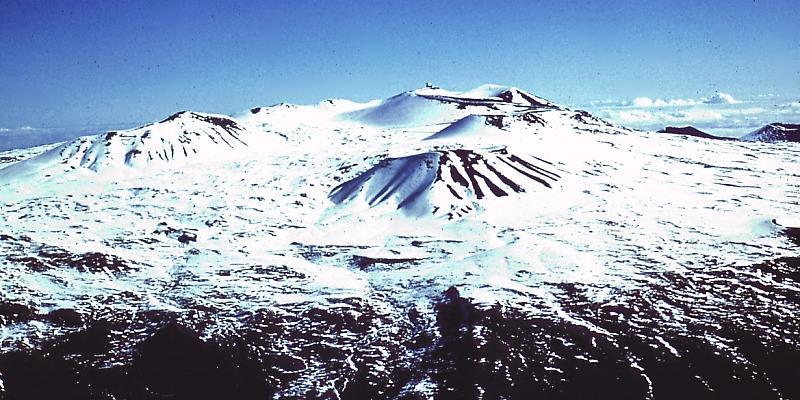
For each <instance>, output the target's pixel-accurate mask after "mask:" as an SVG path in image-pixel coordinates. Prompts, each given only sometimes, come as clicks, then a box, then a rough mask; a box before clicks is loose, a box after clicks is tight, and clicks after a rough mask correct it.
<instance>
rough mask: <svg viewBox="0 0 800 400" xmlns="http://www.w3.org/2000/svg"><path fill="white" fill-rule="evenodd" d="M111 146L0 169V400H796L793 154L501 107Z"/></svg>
mask: <svg viewBox="0 0 800 400" xmlns="http://www.w3.org/2000/svg"><path fill="white" fill-rule="evenodd" d="M148 131H149V134H148V133H146V132H148ZM107 136H108V134H106V133H102V134H100V135H97V136H94V137H87V138H83V139H80V140H77V141H73V142H69V143H66V144H63V145H60V146H56V147H52V146H45V147H40V148H35V149H26V150H19V151H10V152H3V153H0V162H1V163H2V164H0V166H2V167H4V168H3V169H0V205H2V207H3V212H2V213H0V381H2V384H1V385H0V392H3V393H2V394H0V397H2V398H9V399H13V398H30V397H39V398H64V397H68V396H72V397H73V398H132V399H157V398H162V399H163V398H192V399H202V398H243V399H244V398H270V397H274V398H346V399H361V398H378V399H379V398H450V397H461V398H481V397H483V398H509V399H512V398H522V399H525V398H531V397H541V398H589V397H591V396H593V395H594V396H596V395H597V393H603V395H604V396H607V397H609V398H659V399H660V398H739V397H742V396H745V397H748V398H800V389H798V385H797V382H798V379H797V376H796V373H795V372H796V369H792V367H791V366H792V365H795V364H796V361H795V360H797V359H800V330H798V327H797V323H796V317H795V316H796V315H800V277H798V274H797V271H798V268H800V258H798V252H799V251H800V249H799V248H798V233H797V228H800V226H798V221H797V218H796V217H795V215H796V214H797V204H798V202H800V195H798V193H800V179H798V178H800V164H798V163H797V160H798V159H799V158H800V148H799V147H798V146H797V144H796V143H787V142H778V143H751V142H744V141H716V140H713V141H712V140H686V139H685V138H682V137H680V136H677V135H664V134H658V133H655V132H641V131H634V130H629V129H625V128H622V127H618V126H614V125H612V124H609V123H607V122H605V121H603V120H602V119H599V118H596V117H594V116H593V115H591V114H589V113H587V112H585V111H579V110H570V109H568V108H565V107H561V106H558V105H556V104H553V103H552V102H550V101H547V100H544V99H541V98H539V97H536V96H534V95H532V94H530V93H529V92H526V91H522V90H518V89H513V88H510V87H503V86H497V85H485V86H482V87H479V88H476V89H474V90H470V91H465V92H451V91H447V90H443V89H437V88H431V87H427V88H422V89H417V90H414V91H410V92H406V93H403V94H400V95H398V96H394V97H392V98H389V99H386V100H376V101H371V102H366V103H356V102H350V101H346V100H329V101H324V102H321V103H319V104H314V105H291V104H278V105H273V106H267V107H255V108H253V109H249V110H244V111H243V112H242V113H241V114H237V115H235V116H234V117H224V116H215V115H207V114H199V113H181V114H177V115H176V116H174V117H171V118H168V119H167V120H165V121H163V122H160V123H156V124H153V125H149V126H146V127H142V128H137V129H133V130H130V131H118V132H117V133H116V134H114V135H111V136H110V137H108V138H107ZM237 138H238V139H239V140H237ZM173 149H174V153H173V151H172V150H173ZM184 149H185V153H184ZM134 150H138V151H139V153H136V152H134ZM195 150H196V151H195ZM129 154H130V157H127V156H128V155H129ZM173 154H174V155H173ZM787 366H788V367H787Z"/></svg>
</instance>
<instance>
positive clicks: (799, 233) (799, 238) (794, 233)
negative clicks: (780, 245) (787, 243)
mask: <svg viewBox="0 0 800 400" xmlns="http://www.w3.org/2000/svg"><path fill="white" fill-rule="evenodd" d="M783 232H784V234H786V236H788V237H789V240H791V241H792V242H794V244H796V245H798V246H800V228H786V229H784V230H783Z"/></svg>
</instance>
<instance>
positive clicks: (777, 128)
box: [740, 122, 800, 143]
mask: <svg viewBox="0 0 800 400" xmlns="http://www.w3.org/2000/svg"><path fill="white" fill-rule="evenodd" d="M740 140H745V141H748V142H767V143H774V142H800V124H786V123H781V122H773V123H771V124H768V125H765V126H763V127H761V128H759V129H756V130H755V131H753V132H750V133H748V134H747V135H744V136H742V137H741V138H740Z"/></svg>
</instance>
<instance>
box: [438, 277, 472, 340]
mask: <svg viewBox="0 0 800 400" xmlns="http://www.w3.org/2000/svg"><path fill="white" fill-rule="evenodd" d="M477 318H478V310H477V309H476V308H475V306H473V305H472V303H470V301H469V300H467V299H465V298H463V297H461V294H460V293H459V292H458V289H456V288H455V287H454V286H451V287H450V288H449V289H447V290H446V291H445V292H444V295H443V299H442V301H441V302H439V304H437V305H436V324H437V325H438V326H439V331H440V332H441V333H442V336H447V335H451V334H454V333H456V332H458V331H459V329H461V327H462V326H467V325H471V324H472V323H474V322H475V321H476V320H477Z"/></svg>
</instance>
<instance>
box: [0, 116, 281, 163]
mask: <svg viewBox="0 0 800 400" xmlns="http://www.w3.org/2000/svg"><path fill="white" fill-rule="evenodd" d="M266 137H267V135H265V134H264V133H263V132H257V133H256V132H253V131H250V130H248V129H246V128H244V127H243V126H242V125H240V124H239V123H238V122H237V121H236V120H234V119H232V118H230V117H227V116H223V115H213V114H204V113H197V112H188V111H181V112H178V113H175V114H173V115H171V116H169V117H168V118H166V119H164V120H163V121H161V122H158V123H154V124H149V125H145V126H142V127H139V128H136V129H131V130H122V131H111V132H106V133H104V134H101V135H96V136H87V137H82V138H78V139H75V140H73V141H70V142H67V143H65V144H63V145H61V146H58V147H56V148H53V149H51V150H50V151H47V152H45V153H43V154H41V155H39V156H36V157H34V158H32V159H30V160H26V161H24V162H22V163H18V164H15V165H11V166H10V167H9V168H5V169H3V170H0V177H20V176H24V175H29V174H41V172H42V171H48V172H50V173H54V172H55V171H54V170H64V171H66V170H74V169H77V168H84V169H88V170H91V171H94V172H100V173H103V172H107V171H119V170H120V169H125V168H133V169H144V168H158V167H164V166H180V165H183V164H185V163H186V162H198V161H203V160H215V159H220V158H232V157H233V158H235V157H236V156H237V155H238V154H239V153H240V152H241V151H242V149H244V148H247V147H248V146H251V145H253V144H256V143H258V144H264V143H265V142H266V140H264V139H265V138H266Z"/></svg>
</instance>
